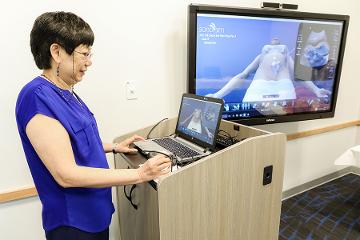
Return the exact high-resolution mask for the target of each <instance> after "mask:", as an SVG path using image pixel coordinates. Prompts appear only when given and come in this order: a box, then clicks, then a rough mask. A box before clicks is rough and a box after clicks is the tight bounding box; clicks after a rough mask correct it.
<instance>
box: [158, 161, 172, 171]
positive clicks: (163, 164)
mask: <svg viewBox="0 0 360 240" xmlns="http://www.w3.org/2000/svg"><path fill="white" fill-rule="evenodd" d="M170 166H171V163H168V162H167V163H162V164H160V165H158V166H157V170H160V171H162V170H164V169H165V168H168V167H170Z"/></svg>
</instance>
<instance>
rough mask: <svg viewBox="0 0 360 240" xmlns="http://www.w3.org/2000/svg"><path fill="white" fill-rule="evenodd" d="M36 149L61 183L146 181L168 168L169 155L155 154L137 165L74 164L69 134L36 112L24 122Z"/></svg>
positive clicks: (105, 184)
mask: <svg viewBox="0 0 360 240" xmlns="http://www.w3.org/2000/svg"><path fill="white" fill-rule="evenodd" d="M26 134H27V136H28V138H29V140H30V142H31V144H32V146H33V147H34V149H35V151H36V153H37V154H38V155H39V157H40V159H41V160H42V161H43V163H44V165H45V166H46V168H47V169H48V170H49V171H50V173H51V175H52V176H53V177H54V179H55V180H56V182H57V183H58V184H59V185H61V186H62V187H95V188H100V187H110V186H116V185H127V184H134V183H140V182H144V181H149V180H151V179H154V178H156V177H158V176H160V175H163V174H166V173H168V172H169V171H170V159H168V158H165V157H164V156H162V155H157V156H155V157H153V158H151V159H149V160H148V161H146V162H145V164H144V165H142V166H141V167H140V168H138V169H103V168H92V167H83V166H78V165H77V164H76V162H75V158H74V154H73V150H72V147H71V143H70V138H69V135H68V133H67V131H66V129H65V128H64V127H63V126H62V125H61V123H60V122H59V121H57V120H55V119H53V118H50V117H47V116H44V115H41V114H37V115H35V116H34V117H33V118H32V119H31V120H30V121H29V123H28V124H27V126H26Z"/></svg>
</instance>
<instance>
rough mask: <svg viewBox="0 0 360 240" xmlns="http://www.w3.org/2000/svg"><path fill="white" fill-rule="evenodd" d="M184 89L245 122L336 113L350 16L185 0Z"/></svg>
mask: <svg viewBox="0 0 360 240" xmlns="http://www.w3.org/2000/svg"><path fill="white" fill-rule="evenodd" d="M188 24H189V26H188V92H190V93H194V94H197V95H207V96H211V97H216V98H223V99H224V101H225V105H224V111H223V115H222V117H223V119H226V120H231V121H236V122H239V123H242V124H246V125H254V124H266V123H276V122H287V121H300V120H309V119H317V118H328V117H333V116H334V112H335V106H336V98H337V92H338V87H339V81H340V73H341V66H342V60H343V55H344V48H345V41H346V33H347V29H348V24H349V16H347V15H335V14H319V13H308V12H298V11H285V10H268V9H248V8H232V7H219V6H204V5H190V6H189V19H188Z"/></svg>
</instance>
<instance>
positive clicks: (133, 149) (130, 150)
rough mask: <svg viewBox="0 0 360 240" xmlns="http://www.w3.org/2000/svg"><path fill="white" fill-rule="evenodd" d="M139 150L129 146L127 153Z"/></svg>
mask: <svg viewBox="0 0 360 240" xmlns="http://www.w3.org/2000/svg"><path fill="white" fill-rule="evenodd" d="M137 152H138V150H137V149H135V148H129V149H128V151H127V153H137Z"/></svg>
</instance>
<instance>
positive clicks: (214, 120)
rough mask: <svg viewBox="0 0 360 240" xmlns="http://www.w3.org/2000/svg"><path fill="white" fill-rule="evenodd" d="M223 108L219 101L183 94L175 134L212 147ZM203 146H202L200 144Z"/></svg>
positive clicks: (221, 102)
mask: <svg viewBox="0 0 360 240" xmlns="http://www.w3.org/2000/svg"><path fill="white" fill-rule="evenodd" d="M222 108H223V101H222V100H221V99H215V98H209V97H202V96H196V95H193V94H184V95H183V98H182V102H181V106H180V111H179V119H178V123H177V126H176V132H177V134H179V135H180V136H182V137H185V138H188V139H191V140H195V142H197V143H199V141H200V143H205V146H206V147H208V146H209V145H211V146H213V145H214V142H215V137H216V134H217V131H218V128H219V123H220V120H221V114H222ZM200 145H203V144H200Z"/></svg>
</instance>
